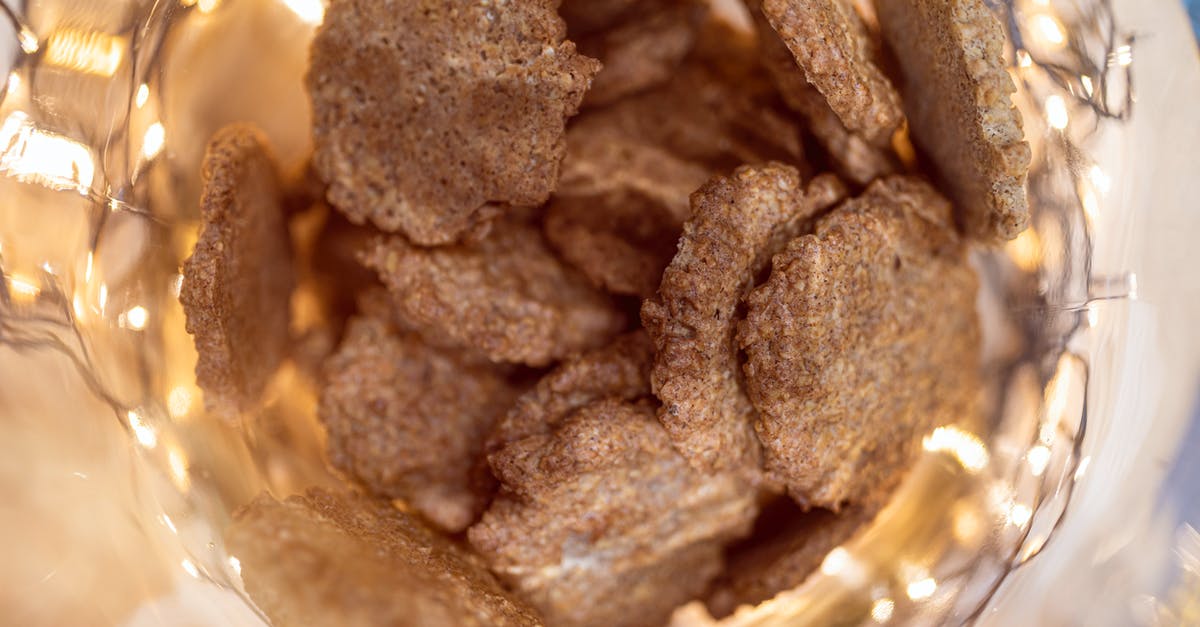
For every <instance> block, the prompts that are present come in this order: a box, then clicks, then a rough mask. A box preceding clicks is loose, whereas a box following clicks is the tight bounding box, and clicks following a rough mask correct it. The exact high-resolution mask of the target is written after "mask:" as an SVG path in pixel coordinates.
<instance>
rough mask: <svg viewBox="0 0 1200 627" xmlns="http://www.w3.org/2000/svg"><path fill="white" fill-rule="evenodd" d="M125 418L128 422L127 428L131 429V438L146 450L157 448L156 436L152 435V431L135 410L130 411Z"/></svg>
mask: <svg viewBox="0 0 1200 627" xmlns="http://www.w3.org/2000/svg"><path fill="white" fill-rule="evenodd" d="M125 417H126V418H127V419H128V420H129V428H130V429H133V436H134V437H135V438H137V441H138V442H139V443H140V444H141V445H142V446H144V447H146V448H154V447H156V446H158V436H157V435H156V434H155V433H154V429H152V428H151V427H150V425H148V424H146V421H145V420H144V419H143V418H142V415H141V414H139V413H138V412H137V410H130V411H129V412H128V413H126V414H125Z"/></svg>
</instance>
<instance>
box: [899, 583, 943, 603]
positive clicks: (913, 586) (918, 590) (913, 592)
mask: <svg viewBox="0 0 1200 627" xmlns="http://www.w3.org/2000/svg"><path fill="white" fill-rule="evenodd" d="M936 591H937V580H935V579H934V578H933V577H926V578H924V579H918V580H917V581H914V582H912V583H910V584H908V587H907V588H905V593H906V594H908V598H910V599H912V600H914V601H920V600H921V599H928V598H929V597H931V596H933V593H934V592H936Z"/></svg>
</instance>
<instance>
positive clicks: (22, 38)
mask: <svg viewBox="0 0 1200 627" xmlns="http://www.w3.org/2000/svg"><path fill="white" fill-rule="evenodd" d="M17 41H18V42H19V43H20V44H21V50H23V51H25V54H34V53H36V52H37V51H38V48H40V46H39V45H38V37H37V35H36V34H34V32H33V31H31V30H29V29H28V28H22V29H21V32H19V33H17Z"/></svg>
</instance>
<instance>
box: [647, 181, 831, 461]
mask: <svg viewBox="0 0 1200 627" xmlns="http://www.w3.org/2000/svg"><path fill="white" fill-rule="evenodd" d="M843 193H844V192H843V188H842V185H841V184H840V183H839V182H838V181H837V179H836V178H834V177H832V176H828V175H823V176H821V177H818V178H816V179H814V180H813V181H812V182H810V183H809V184H808V185H807V186H806V185H804V184H803V183H802V181H801V180H800V174H799V172H797V171H796V169H795V168H792V167H789V166H785V165H782V164H778V163H771V164H767V165H764V166H758V167H742V168H738V169H737V170H735V171H734V172H733V174H732V175H731V176H729V177H717V178H714V179H713V180H711V181H709V182H708V183H707V184H705V186H704V187H702V188H700V190H699V191H697V192H696V193H695V194H694V195H693V196H692V212H693V214H692V217H691V219H690V220H688V222H687V223H686V224H685V225H684V231H683V237H682V238H681V240H680V242H679V252H678V253H677V254H676V255H675V258H674V259H673V260H672V261H671V264H670V266H668V267H667V270H666V272H665V273H664V274H663V281H662V285H661V286H660V287H659V291H658V296H657V297H656V298H654V299H650V300H647V301H646V302H645V303H644V304H643V306H642V323H643V324H644V325H645V327H646V330H647V331H648V332H649V334H650V337H651V339H653V340H654V344H655V347H656V349H657V355H656V357H655V363H654V370H653V374H652V379H651V381H652V383H653V386H654V393H655V395H657V396H658V398H659V399H660V400H661V401H662V403H663V406H662V408H661V409H660V410H659V414H658V416H659V420H660V421H661V422H662V424H663V426H664V427H666V430H667V432H668V433H669V434H670V436H671V440H672V442H674V443H675V446H676V447H677V448H678V449H679V450H680V452H682V453H683V455H684V457H686V458H687V459H688V461H689V462H691V464H692V465H693V466H694V467H695V468H697V469H700V470H703V471H714V470H720V471H732V472H737V473H745V474H748V475H750V476H753V475H756V474H757V472H758V470H759V463H760V459H759V458H760V451H759V444H758V440H757V439H756V438H755V435H754V429H753V422H754V417H755V416H754V408H753V407H752V406H751V404H750V400H749V399H748V398H747V397H746V394H745V391H744V390H743V388H742V383H741V372H740V368H739V365H738V353H737V347H736V346H735V344H734V330H735V327H736V324H737V318H736V316H737V311H738V306H739V304H740V303H741V301H742V298H743V297H744V296H745V295H746V293H747V292H748V291H749V290H750V289H751V288H753V287H754V281H755V278H756V277H757V275H758V274H759V272H760V271H761V270H762V269H763V268H765V267H766V265H767V263H768V262H769V261H770V259H771V255H772V254H774V253H775V252H776V251H778V250H780V249H782V248H783V245H784V244H785V243H786V242H787V241H788V240H790V239H792V238H793V237H795V236H796V235H798V234H800V233H802V232H804V231H805V230H806V229H807V228H808V226H809V224H810V221H811V219H812V218H813V217H814V216H815V215H816V214H817V213H819V212H820V211H822V210H823V209H825V208H827V207H829V206H831V205H832V204H833V203H835V202H836V201H837V200H838V199H839V198H840V197H841V196H842V194H843Z"/></svg>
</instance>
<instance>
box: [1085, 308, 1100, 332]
mask: <svg viewBox="0 0 1200 627" xmlns="http://www.w3.org/2000/svg"><path fill="white" fill-rule="evenodd" d="M1087 321H1088V326H1089V327H1091V328H1093V329H1094V328H1096V326H1097V325H1099V324H1100V310H1099V309H1097V308H1096V307H1095V306H1090V307H1088V310H1087Z"/></svg>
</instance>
